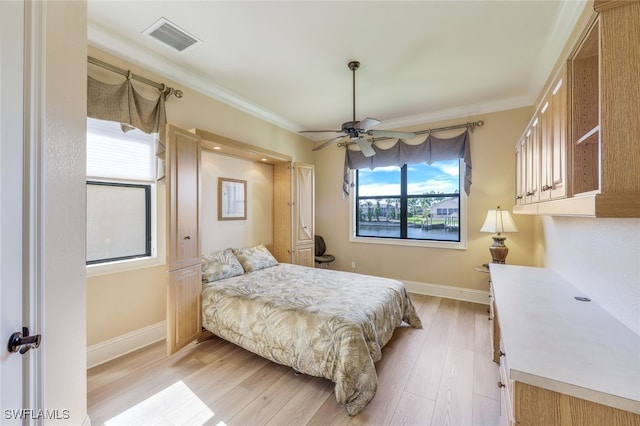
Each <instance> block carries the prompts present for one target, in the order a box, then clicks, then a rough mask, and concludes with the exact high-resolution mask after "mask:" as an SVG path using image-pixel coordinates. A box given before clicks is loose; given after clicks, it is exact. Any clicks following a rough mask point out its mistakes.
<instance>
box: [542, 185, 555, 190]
mask: <svg viewBox="0 0 640 426" xmlns="http://www.w3.org/2000/svg"><path fill="white" fill-rule="evenodd" d="M550 189H553V186H549V185H544V186H543V187H542V190H543V191H548V190H550Z"/></svg>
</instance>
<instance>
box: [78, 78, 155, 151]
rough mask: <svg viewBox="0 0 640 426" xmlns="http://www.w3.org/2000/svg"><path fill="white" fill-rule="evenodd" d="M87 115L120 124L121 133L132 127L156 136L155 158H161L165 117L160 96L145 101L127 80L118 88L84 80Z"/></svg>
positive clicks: (115, 85) (92, 79) (117, 85)
mask: <svg viewBox="0 0 640 426" xmlns="http://www.w3.org/2000/svg"><path fill="white" fill-rule="evenodd" d="M87 115H88V116H89V117H91V118H97V119H100V120H109V121H115V122H118V123H121V125H122V130H123V131H125V132H126V131H127V130H130V129H131V127H135V128H137V129H140V130H142V131H143V132H145V133H149V134H151V133H156V134H157V135H158V136H157V144H156V155H157V156H158V157H159V158H164V152H165V138H166V135H165V127H166V124H167V115H166V111H165V96H164V94H163V92H159V93H158V99H156V100H149V99H146V98H144V97H143V96H142V95H140V94H139V93H138V92H137V91H136V89H135V87H133V85H132V83H131V79H129V78H127V79H126V80H125V81H124V82H123V83H122V84H107V83H103V82H101V81H98V80H96V79H94V78H92V77H89V76H88V77H87Z"/></svg>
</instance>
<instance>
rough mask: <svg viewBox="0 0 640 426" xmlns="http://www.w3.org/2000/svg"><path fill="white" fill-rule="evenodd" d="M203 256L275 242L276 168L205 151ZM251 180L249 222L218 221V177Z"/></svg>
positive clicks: (248, 207) (248, 209) (203, 164)
mask: <svg viewBox="0 0 640 426" xmlns="http://www.w3.org/2000/svg"><path fill="white" fill-rule="evenodd" d="M201 167H202V180H201V185H202V189H201V200H202V205H201V215H202V216H201V219H200V221H201V228H202V234H201V241H202V242H201V244H202V254H205V253H211V252H213V251H218V250H223V249H225V248H229V247H231V248H240V247H249V246H253V245H256V244H258V243H264V244H265V245H267V244H271V243H272V242H273V166H271V165H269V164H260V163H252V162H250V161H246V160H241V159H238V158H233V157H228V156H225V155H220V154H215V153H212V152H208V151H203V152H202V166H201ZM219 177H225V178H230V179H239V180H245V181H247V219H246V220H224V221H220V220H218V178H219Z"/></svg>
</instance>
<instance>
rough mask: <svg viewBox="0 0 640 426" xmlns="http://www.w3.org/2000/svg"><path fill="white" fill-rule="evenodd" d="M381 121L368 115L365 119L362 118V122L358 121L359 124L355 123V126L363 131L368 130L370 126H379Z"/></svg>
mask: <svg viewBox="0 0 640 426" xmlns="http://www.w3.org/2000/svg"><path fill="white" fill-rule="evenodd" d="M380 123H381V121H380V120H378V119H375V118H371V117H367V118H365V119H364V120H360V122H358V124H356V125H355V128H356V129H358V130H360V131H362V132H366V131H368V130H369V129H370V128H372V127H374V126H377V125H378V124H380Z"/></svg>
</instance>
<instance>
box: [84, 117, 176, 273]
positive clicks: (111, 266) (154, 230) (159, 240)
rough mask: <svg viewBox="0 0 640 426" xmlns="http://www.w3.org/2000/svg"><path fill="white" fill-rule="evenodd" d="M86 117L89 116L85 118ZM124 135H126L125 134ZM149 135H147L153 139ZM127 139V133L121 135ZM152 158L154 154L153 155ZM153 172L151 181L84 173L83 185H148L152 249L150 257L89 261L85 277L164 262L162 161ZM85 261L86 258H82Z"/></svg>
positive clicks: (153, 265) (164, 220)
mask: <svg viewBox="0 0 640 426" xmlns="http://www.w3.org/2000/svg"><path fill="white" fill-rule="evenodd" d="M87 120H89V118H87ZM125 135H126V134H125ZM153 137H154V136H153V135H150V138H153ZM87 138H89V131H88V132H87ZM123 140H126V136H125V137H124V138H123ZM154 143H155V142H154ZM153 155H154V157H155V153H154V154H153ZM155 162H156V171H155V177H154V180H136V179H126V178H123V179H120V178H109V177H102V176H91V175H87V176H86V179H85V187H86V183H87V182H115V183H120V184H123V183H124V184H133V185H150V202H151V205H150V215H151V231H150V235H151V251H150V256H145V257H134V258H129V259H122V260H114V261H111V262H102V263H91V264H85V267H86V271H87V277H93V276H100V275H109V274H113V273H119V272H126V271H133V270H138V269H146V268H153V267H157V266H162V265H166V237H165V227H166V219H165V215H164V213H163V212H164V205H165V203H166V201H165V196H164V191H165V187H164V183H163V182H164V181H163V180H162V177H163V175H164V173H162V174H161V175H162V177H158V176H159V175H158V173H159V172H160V169H158V167H159V166H160V165H161V162H159V161H158V159H157V158H156V159H155ZM85 262H86V260H85Z"/></svg>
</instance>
